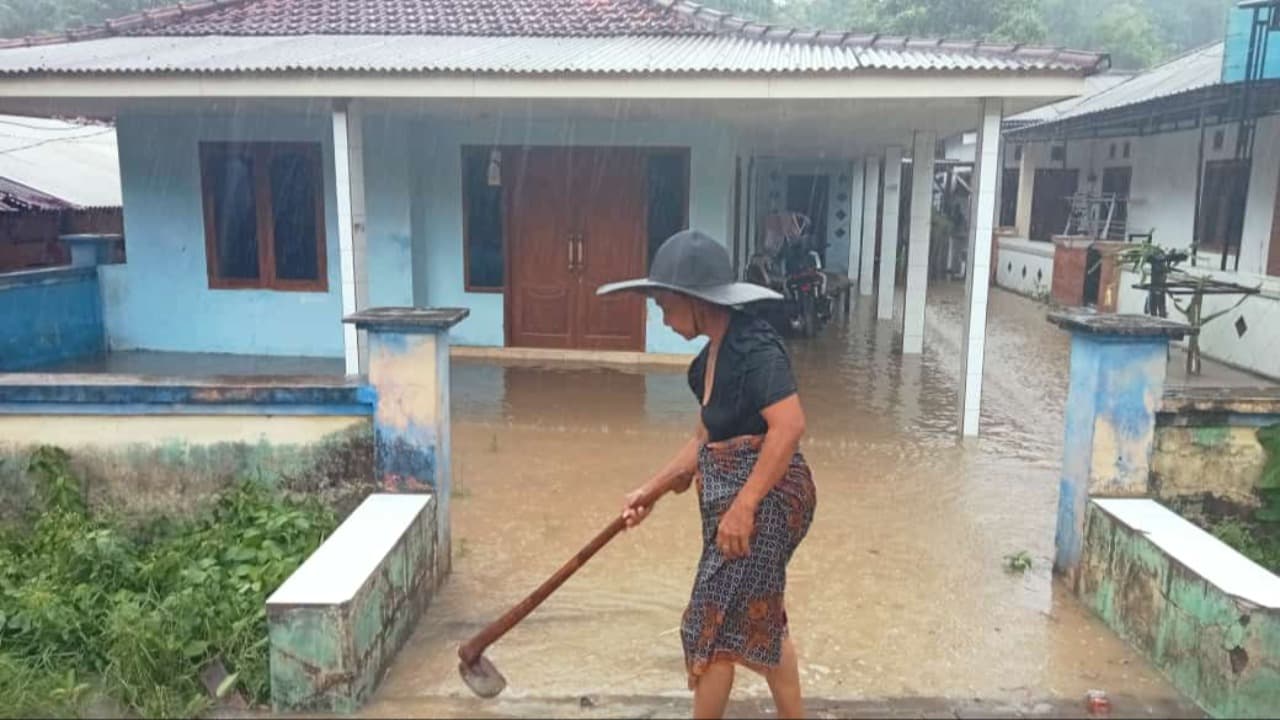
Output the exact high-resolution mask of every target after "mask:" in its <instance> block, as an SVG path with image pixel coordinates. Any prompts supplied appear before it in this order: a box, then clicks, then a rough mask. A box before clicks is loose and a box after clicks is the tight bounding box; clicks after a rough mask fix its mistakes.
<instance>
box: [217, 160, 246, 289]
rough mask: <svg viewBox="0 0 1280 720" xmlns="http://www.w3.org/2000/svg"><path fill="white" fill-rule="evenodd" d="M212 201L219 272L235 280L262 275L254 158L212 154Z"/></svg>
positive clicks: (220, 274)
mask: <svg viewBox="0 0 1280 720" xmlns="http://www.w3.org/2000/svg"><path fill="white" fill-rule="evenodd" d="M207 159H208V162H209V167H208V168H207V171H206V172H207V177H208V182H209V196H210V197H209V201H210V202H211V203H212V204H213V230H214V243H215V248H214V249H215V253H216V256H217V262H218V267H217V271H218V275H219V276H220V277H222V278H226V279H232V280H254V279H257V277H258V230H257V226H258V220H257V217H258V205H257V202H256V201H255V200H254V194H253V159H252V158H251V157H248V156H247V155H242V154H238V153H233V152H215V153H210V155H209V156H208V158H207Z"/></svg>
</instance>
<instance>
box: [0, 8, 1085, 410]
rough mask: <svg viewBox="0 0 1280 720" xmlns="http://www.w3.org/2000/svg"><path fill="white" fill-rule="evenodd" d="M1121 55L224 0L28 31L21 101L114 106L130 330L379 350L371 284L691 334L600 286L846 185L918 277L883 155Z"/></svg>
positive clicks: (649, 11) (153, 344)
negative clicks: (363, 335) (370, 338)
mask: <svg viewBox="0 0 1280 720" xmlns="http://www.w3.org/2000/svg"><path fill="white" fill-rule="evenodd" d="M1105 66H1106V58H1105V56H1101V55H1098V54H1094V53H1084V52H1075V51H1065V50H1060V49H1052V48H1035V47H1026V46H1016V45H999V44H982V43H964V42H953V41H938V40H919V39H909V38H901V37H898V38H894V37H887V36H880V35H870V34H868V35H861V34H853V33H843V32H806V31H798V30H794V29H790V28H780V27H770V26H764V25H759V24H754V23H750V22H747V21H744V20H741V19H738V18H735V17H733V16H730V15H726V14H724V13H721V12H717V11H714V10H710V9H708V8H705V7H702V6H700V5H698V4H696V3H692V2H687V1H685V0H472V2H467V3H458V2H451V1H446V0H374V1H364V0H360V1H358V0H327V1H326V2H324V3H319V4H317V3H314V2H309V1H307V0H271V1H267V0H209V1H208V2H204V3H197V4H191V5H185V6H182V7H180V8H174V9H169V10H158V11H150V12H148V13H145V14H141V15H138V16H135V17H131V18H125V19H123V20H120V21H115V22H112V23H110V24H109V25H107V26H106V27H103V28H97V29H92V30H88V31H81V32H76V33H73V34H71V35H69V36H58V37H53V38H41V39H32V40H23V41H13V42H9V43H6V44H5V46H4V47H3V48H0V111H5V112H22V113H37V114H40V113H44V114H55V113H61V114H66V115H82V116H90V117H100V118H111V119H114V120H115V122H116V125H117V128H118V130H119V146H120V167H121V175H122V179H123V191H124V192H123V195H124V214H125V230H126V233H127V235H128V238H129V261H128V263H126V264H124V265H117V266H110V267H104V268H102V269H101V282H102V285H103V296H104V298H106V299H107V300H106V302H105V313H106V327H107V328H108V333H109V346H110V347H112V348H114V349H151V350H165V351H187V352H220V353H256V354H263V353H266V354H277V355H295V356H321V357H326V356H337V357H345V358H346V359H347V363H348V367H349V368H352V369H354V368H355V367H356V366H357V364H358V363H357V361H358V358H359V356H360V351H359V345H358V343H359V339H358V338H357V336H356V333H354V332H352V331H350V330H347V331H345V332H344V328H343V326H342V325H341V323H340V322H339V319H340V318H341V317H342V316H343V314H344V313H347V312H350V311H352V310H354V309H356V308H357V307H364V306H368V305H414V304H416V305H423V306H464V307H467V308H469V309H470V310H471V316H470V317H469V318H468V319H467V320H466V321H465V322H463V323H462V324H461V325H459V326H458V327H457V328H456V332H455V337H456V340H457V342H460V343H462V344H469V345H487V346H503V345H511V346H535V347H554V348H566V347H567V348H582V349H593V350H649V351H669V352H686V351H689V350H690V349H692V348H693V347H695V346H692V345H690V344H689V343H686V342H685V341H683V340H681V339H680V338H679V337H677V336H676V335H675V334H674V333H672V332H671V331H670V330H668V329H667V328H666V327H664V326H663V324H662V322H661V316H660V313H658V312H657V311H656V309H655V308H654V307H653V306H651V305H649V306H646V304H645V303H644V302H643V301H641V300H637V299H634V298H608V299H600V298H597V297H595V295H594V290H595V288H596V287H597V286H598V285H600V284H601V283H604V282H606V281H610V280H615V279H618V278H621V277H628V276H634V275H639V274H643V273H644V272H645V270H646V265H647V257H648V256H649V254H650V253H651V251H652V250H653V248H654V246H655V245H656V243H657V242H658V241H660V240H661V239H662V238H663V237H665V236H666V234H667V233H669V232H670V231H672V230H675V229H678V228H681V227H684V226H686V225H689V226H693V227H697V228H700V229H703V230H705V231H708V232H710V233H712V234H713V235H716V236H718V237H722V238H724V239H725V241H726V243H727V244H729V245H730V246H731V248H730V249H731V251H732V255H733V256H734V258H735V259H736V260H737V262H738V263H739V267H742V265H743V264H744V263H745V260H746V258H747V257H748V256H749V253H750V251H751V246H752V238H753V237H754V235H755V234H756V233H757V229H758V228H759V224H760V220H761V218H762V216H763V213H765V212H767V211H768V210H769V209H770V208H771V207H773V206H775V205H779V204H788V201H787V198H786V197H785V196H787V195H792V196H794V198H793V199H796V198H798V197H799V196H800V195H804V194H806V193H807V194H808V195H809V196H810V197H811V198H817V197H818V196H819V195H820V194H821V193H822V191H823V190H824V189H825V193H826V200H827V203H826V208H825V211H823V210H821V209H819V210H818V212H825V218H826V220H827V225H828V230H829V231H830V232H829V237H830V238H831V240H832V242H833V247H832V248H831V249H830V250H829V251H828V259H829V264H830V266H831V267H835V268H840V269H847V270H848V271H849V272H850V274H851V275H854V276H861V278H862V279H863V280H864V282H863V283H862V287H863V290H864V291H865V292H867V293H870V292H871V290H872V287H873V285H872V282H873V279H874V276H875V275H877V274H878V275H879V276H880V277H884V278H887V279H888V281H887V282H881V283H880V286H881V288H882V295H884V296H886V297H889V298H890V299H892V293H893V290H894V282H893V278H894V277H895V275H896V268H894V267H893V260H894V259H895V253H882V254H879V255H880V257H881V260H882V262H881V264H880V267H878V268H877V266H876V265H875V264H874V263H873V262H872V260H874V259H875V258H876V257H877V253H876V252H875V249H876V248H875V237H876V236H877V235H878V234H880V232H879V231H880V230H881V229H882V228H881V226H882V224H888V223H890V222H891V223H893V225H894V226H895V227H894V228H893V234H890V233H888V232H885V233H883V234H885V235H886V236H888V237H896V233H897V229H896V226H897V224H898V217H897V215H896V214H894V213H891V214H889V215H888V216H886V217H885V218H884V222H883V223H882V222H881V220H882V219H881V218H880V217H879V216H877V215H876V214H875V207H876V205H877V203H876V201H875V200H876V198H878V197H879V193H880V191H881V177H882V176H884V177H887V180H886V181H885V182H884V187H883V190H884V192H885V193H886V194H892V195H893V196H895V197H896V195H897V194H898V192H899V190H900V187H902V185H903V183H902V182H901V178H902V168H903V165H902V163H900V162H899V160H900V159H901V158H903V157H911V156H912V154H913V152H912V147H913V144H914V147H916V148H917V149H918V150H919V152H920V153H922V154H927V155H928V156H929V157H921V158H919V160H921V161H925V162H917V163H916V164H917V165H921V164H924V165H926V166H931V165H932V148H933V146H934V144H935V141H936V138H938V137H945V136H947V135H950V134H953V133H955V132H958V131H961V130H963V129H965V128H973V127H974V126H975V125H978V124H979V122H981V123H982V125H983V127H985V128H988V130H989V131H990V128H992V127H993V126H992V125H991V122H992V121H993V120H994V122H997V123H998V121H999V118H1000V117H1001V115H1002V111H1003V112H1008V113H1017V112H1021V111H1023V110H1026V109H1029V108H1031V107H1035V106H1037V105H1040V104H1043V103H1045V102H1050V101H1056V100H1059V99H1061V98H1064V97H1070V96H1074V95H1078V94H1079V93H1080V92H1081V90H1082V89H1083V79H1084V78H1085V77H1087V76H1089V75H1091V74H1093V73H1095V72H1097V71H1099V70H1101V69H1103V68H1105ZM995 127H998V125H997V126H995ZM990 144H992V145H994V144H995V143H994V142H991V143H990ZM926 147H927V148H928V151H927V152H926V151H925V150H924V149H923V148H926ZM989 155H991V157H992V158H994V157H995V153H989ZM882 158H888V159H889V162H887V166H888V168H889V170H890V172H885V173H882V172H881V170H880V166H881V159H882ZM771 164H772V165H774V166H775V167H778V168H783V167H784V166H785V169H782V170H778V174H777V176H776V182H777V183H778V186H777V187H775V188H772V189H766V187H767V186H768V185H769V184H770V183H771V182H774V175H773V174H772V171H770V170H769V169H768V168H769V166H770V165H771ZM868 166H870V167H872V168H873V169H872V171H871V172H867V171H866V170H865V168H866V167H868ZM929 169H930V171H931V168H929ZM989 170H990V172H991V173H992V174H993V176H994V173H995V171H996V168H995V167H994V161H993V162H992V163H991V167H990V168H989ZM867 179H869V180H870V181H869V182H864V180H867ZM868 190H870V192H868ZM793 191H794V192H793ZM773 192H777V193H778V195H777V196H774V195H773V194H772V193H773ZM866 197H870V198H872V203H871V204H870V207H871V208H872V212H871V213H869V214H864V213H863V207H864V206H865V203H864V202H863V200H864V198H866ZM885 204H886V205H887V206H889V207H895V206H896V205H895V204H893V203H888V202H886V203H885ZM809 207H810V208H818V207H819V205H814V204H810V205H809ZM841 214H843V216H844V217H843V218H842V217H840V216H841ZM908 222H909V219H903V223H904V224H906V223H908ZM983 222H985V223H986V225H982V224H981V223H983ZM989 223H990V218H986V219H983V220H980V221H979V230H980V232H983V233H986V234H989V233H990V225H989ZM840 230H843V231H844V233H843V235H841V233H840V232H839V231H840ZM919 237H923V242H924V243H926V244H927V242H928V238H927V223H926V225H925V232H924V233H923V234H921V233H916V234H915V235H913V242H915V241H916V239H918V238H919ZM865 238H871V239H870V240H869V241H867V240H865ZM864 246H865V248H866V249H865V250H864ZM923 249H927V247H926V248H923ZM864 257H865V258H870V259H871V260H868V261H867V262H864V261H863V258H864ZM981 262H982V263H983V264H984V265H985V264H986V262H987V259H986V258H985V257H984V258H982V259H981ZM886 263H887V265H886ZM909 285H910V287H911V288H914V289H910V290H909V292H908V303H907V307H906V309H905V319H904V320H903V322H904V323H905V327H906V333H905V337H906V338H907V339H906V340H905V342H906V344H907V346H908V348H914V347H915V346H916V345H918V342H919V338H920V337H921V336H922V331H921V330H920V328H922V326H923V318H924V288H923V286H922V285H919V284H918V283H915V281H914V280H912V279H911V278H910V277H909ZM973 302H975V303H977V307H976V309H975V312H974V313H973V315H972V317H974V318H975V320H974V322H978V321H979V320H980V318H981V317H983V316H984V315H985V312H983V310H982V309H983V308H984V307H985V305H984V303H985V294H984V293H977V294H975V295H974V297H973ZM889 310H890V311H891V310H892V305H891V304H890V305H889ZM890 317H891V315H890ZM970 335H973V336H974V337H981V333H980V332H977V331H976V329H975V332H974V333H969V334H966V337H968V336H970ZM909 351H918V348H916V349H914V350H909ZM974 353H975V355H974V357H973V358H971V363H970V365H969V366H968V367H969V370H970V374H973V375H975V376H976V375H979V374H978V373H975V372H974V370H975V368H980V367H981V365H980V364H979V363H980V360H981V357H980V353H978V351H977V349H976V348H975V349H974ZM975 387H976V385H975ZM968 412H969V413H970V415H972V416H973V418H974V423H975V424H976V414H975V413H976V403H975V404H974V405H973V406H972V407H970V408H969V410H968Z"/></svg>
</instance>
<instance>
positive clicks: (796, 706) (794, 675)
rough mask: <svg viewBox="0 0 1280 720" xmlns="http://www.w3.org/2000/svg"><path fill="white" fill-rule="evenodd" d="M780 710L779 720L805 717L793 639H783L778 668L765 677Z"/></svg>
mask: <svg viewBox="0 0 1280 720" xmlns="http://www.w3.org/2000/svg"><path fill="white" fill-rule="evenodd" d="M764 678H765V680H766V681H767V682H768V683H769V692H770V693H772V694H773V704H774V705H776V706H777V708H778V718H779V719H781V718H802V717H804V700H803V699H802V698H801V697H800V659H799V657H797V656H796V646H795V643H793V642H791V637H790V636H788V637H785V638H783V639H782V657H781V659H780V660H779V662H778V666H777V667H776V668H773V669H772V670H770V671H769V672H768V673H766V674H765V676H764Z"/></svg>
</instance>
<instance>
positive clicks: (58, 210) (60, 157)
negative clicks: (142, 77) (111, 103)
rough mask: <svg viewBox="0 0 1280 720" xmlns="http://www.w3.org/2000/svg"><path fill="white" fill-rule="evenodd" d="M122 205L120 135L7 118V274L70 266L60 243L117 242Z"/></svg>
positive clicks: (1, 190) (2, 197)
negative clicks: (70, 239)
mask: <svg viewBox="0 0 1280 720" xmlns="http://www.w3.org/2000/svg"><path fill="white" fill-rule="evenodd" d="M120 204H121V201H120V168H119V163H118V155H117V152H116V136H115V128H113V127H111V126H110V125H102V124H99V123H82V122H71V121H65V120H53V119H48V118H32V117H19V116H14V115H0V272H3V271H6V270H17V269H22V268H32V267H42V266H49V265H60V264H65V263H67V262H69V261H70V253H69V251H68V248H67V247H66V243H65V242H62V241H60V240H59V236H63V235H84V234H89V233H96V234H110V235H115V236H118V235H119V234H120V232H121V219H120ZM115 245H117V246H118V247H117V248H115V249H116V251H117V252H123V243H122V242H116V243H115Z"/></svg>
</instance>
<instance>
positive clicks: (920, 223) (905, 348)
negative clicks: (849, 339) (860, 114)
mask: <svg viewBox="0 0 1280 720" xmlns="http://www.w3.org/2000/svg"><path fill="white" fill-rule="evenodd" d="M937 144H938V135H937V134H936V133H933V132H917V133H916V135H915V141H914V142H913V143H912V148H911V234H910V236H909V237H908V239H907V296H906V303H905V305H904V306H903V311H902V314H903V318H902V322H903V327H902V352H903V353H904V354H907V355H918V354H920V353H921V352H923V351H924V306H925V297H926V295H927V293H928V289H929V238H930V235H931V234H932V232H933V164H934V163H933V156H934V151H935V149H936V147H937Z"/></svg>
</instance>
